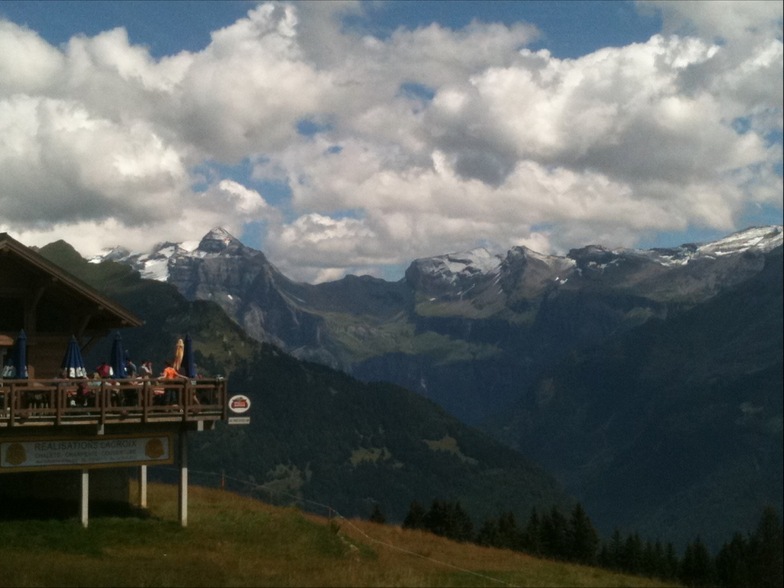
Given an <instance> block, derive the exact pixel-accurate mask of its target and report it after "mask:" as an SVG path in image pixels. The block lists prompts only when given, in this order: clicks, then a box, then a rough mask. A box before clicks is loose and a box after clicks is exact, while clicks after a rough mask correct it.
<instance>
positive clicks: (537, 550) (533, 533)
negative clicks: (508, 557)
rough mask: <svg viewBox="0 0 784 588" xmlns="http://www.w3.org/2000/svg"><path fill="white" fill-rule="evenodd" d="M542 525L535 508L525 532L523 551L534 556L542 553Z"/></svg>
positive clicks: (532, 510)
mask: <svg viewBox="0 0 784 588" xmlns="http://www.w3.org/2000/svg"><path fill="white" fill-rule="evenodd" d="M541 527H542V523H541V521H540V520H539V514H538V513H537V512H536V509H535V508H532V509H531V516H530V517H529V518H528V524H527V525H526V526H525V531H523V549H525V550H526V551H527V552H528V553H531V554H533V555H540V554H541V553H542V528H541Z"/></svg>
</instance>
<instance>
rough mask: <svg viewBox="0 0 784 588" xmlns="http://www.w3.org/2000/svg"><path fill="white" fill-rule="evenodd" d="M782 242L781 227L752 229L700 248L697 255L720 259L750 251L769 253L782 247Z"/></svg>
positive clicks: (783, 236)
mask: <svg viewBox="0 0 784 588" xmlns="http://www.w3.org/2000/svg"><path fill="white" fill-rule="evenodd" d="M782 242H784V233H782V226H781V225H777V226H772V227H771V226H768V227H751V228H748V229H746V230H744V231H738V232H737V233H733V234H732V235H729V236H727V237H724V238H723V239H719V240H718V241H713V242H712V243H706V244H704V245H701V246H699V247H698V248H697V251H696V255H699V256H714V257H718V256H721V255H731V254H733V253H740V252H742V251H747V250H749V249H757V250H759V251H762V252H767V251H770V250H772V249H775V248H776V247H778V246H780V245H781V244H782Z"/></svg>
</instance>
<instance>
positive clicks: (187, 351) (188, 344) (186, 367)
mask: <svg viewBox="0 0 784 588" xmlns="http://www.w3.org/2000/svg"><path fill="white" fill-rule="evenodd" d="M182 375H184V376H187V377H189V378H195V377H196V360H195V359H194V357H193V341H192V340H191V336H190V335H185V345H184V349H183V358H182Z"/></svg>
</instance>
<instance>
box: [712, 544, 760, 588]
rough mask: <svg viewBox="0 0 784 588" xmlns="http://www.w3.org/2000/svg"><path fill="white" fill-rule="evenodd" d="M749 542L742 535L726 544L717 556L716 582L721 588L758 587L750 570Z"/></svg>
mask: <svg viewBox="0 0 784 588" xmlns="http://www.w3.org/2000/svg"><path fill="white" fill-rule="evenodd" d="M749 554H750V551H749V542H748V541H746V539H745V538H744V537H743V535H741V534H740V533H735V535H733V537H732V541H730V542H729V543H725V544H724V545H723V546H722V548H721V549H720V550H719V554H718V555H717V556H716V580H717V582H718V584H719V585H720V586H733V587H737V588H744V587H746V586H749V587H750V586H752V585H756V584H753V583H752V580H751V570H750V569H749V564H750V558H749Z"/></svg>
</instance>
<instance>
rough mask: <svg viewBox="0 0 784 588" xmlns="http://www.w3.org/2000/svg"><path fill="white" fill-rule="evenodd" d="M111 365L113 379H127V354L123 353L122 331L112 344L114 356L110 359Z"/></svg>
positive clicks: (115, 336) (116, 335) (118, 332)
mask: <svg viewBox="0 0 784 588" xmlns="http://www.w3.org/2000/svg"><path fill="white" fill-rule="evenodd" d="M109 365H110V366H112V372H114V373H113V375H112V377H113V378H127V377H128V373H127V372H126V371H125V352H124V351H123V345H122V336H121V335H120V331H117V332H116V333H115V335H114V342H113V343H112V354H111V358H110V359H109Z"/></svg>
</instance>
